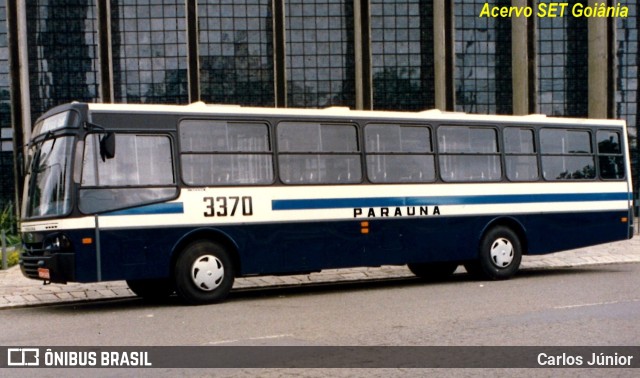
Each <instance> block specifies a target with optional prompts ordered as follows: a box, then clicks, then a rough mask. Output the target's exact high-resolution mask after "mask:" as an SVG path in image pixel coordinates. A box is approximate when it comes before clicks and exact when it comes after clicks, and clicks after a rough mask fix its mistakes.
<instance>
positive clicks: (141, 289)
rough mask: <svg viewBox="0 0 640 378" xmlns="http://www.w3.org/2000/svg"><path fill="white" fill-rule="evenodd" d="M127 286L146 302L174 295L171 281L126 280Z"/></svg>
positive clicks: (162, 279)
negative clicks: (146, 300)
mask: <svg viewBox="0 0 640 378" xmlns="http://www.w3.org/2000/svg"><path fill="white" fill-rule="evenodd" d="M127 286H129V289H131V291H133V293H134V294H135V295H137V296H139V297H142V298H144V299H148V300H154V301H155V300H162V299H165V298H167V297H168V296H170V295H171V294H173V293H174V291H175V289H174V287H173V281H172V280H170V279H164V278H158V279H150V280H127Z"/></svg>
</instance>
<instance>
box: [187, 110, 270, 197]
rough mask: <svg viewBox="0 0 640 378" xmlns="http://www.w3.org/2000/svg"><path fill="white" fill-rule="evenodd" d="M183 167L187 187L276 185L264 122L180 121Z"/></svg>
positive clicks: (267, 129)
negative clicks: (274, 183) (273, 183)
mask: <svg viewBox="0 0 640 378" xmlns="http://www.w3.org/2000/svg"><path fill="white" fill-rule="evenodd" d="M180 162H181V164H180V166H181V173H182V180H184V182H185V183H186V184H188V185H194V186H197V185H203V186H207V185H213V186H224V185H240V184H247V185H266V184H271V183H272V182H273V158H272V155H271V143H270V138H269V128H268V126H267V124H266V123H262V122H231V121H224V120H185V121H182V122H180Z"/></svg>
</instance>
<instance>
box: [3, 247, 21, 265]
mask: <svg viewBox="0 0 640 378" xmlns="http://www.w3.org/2000/svg"><path fill="white" fill-rule="evenodd" d="M0 255H2V253H0ZM19 259H20V252H18V251H12V252H8V253H7V267H12V266H14V265H18V260H19ZM0 269H2V265H0Z"/></svg>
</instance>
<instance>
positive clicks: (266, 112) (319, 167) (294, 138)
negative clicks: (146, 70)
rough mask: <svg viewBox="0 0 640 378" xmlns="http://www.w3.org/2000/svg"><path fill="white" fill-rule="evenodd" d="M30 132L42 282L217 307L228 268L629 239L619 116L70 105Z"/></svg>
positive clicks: (296, 266)
mask: <svg viewBox="0 0 640 378" xmlns="http://www.w3.org/2000/svg"><path fill="white" fill-rule="evenodd" d="M32 134H33V136H32V138H31V140H30V141H29V145H28V151H29V153H28V159H27V167H26V170H27V171H26V172H27V174H26V182H25V192H24V196H23V209H22V222H21V230H22V233H23V240H24V248H23V251H22V255H21V266H22V270H23V272H24V274H25V275H26V276H27V277H30V278H33V279H39V280H44V281H46V282H53V283H66V282H72V281H73V282H96V281H107V280H126V281H127V283H128V284H129V287H130V288H131V289H132V291H133V292H135V293H136V294H138V295H140V296H143V297H162V296H167V295H170V294H171V293H173V292H176V293H177V294H178V295H179V296H180V297H181V298H182V299H184V300H185V301H186V302H187V303H191V304H199V303H213V302H217V301H220V300H222V299H224V298H225V296H226V295H227V294H228V293H229V291H230V290H231V288H232V286H233V282H234V278H236V277H246V276H255V275H281V274H293V273H302V272H314V271H319V270H321V269H329V268H346V267H356V266H381V265H404V264H407V265H408V267H409V268H410V269H411V271H412V272H414V273H415V274H416V275H417V276H419V277H424V278H433V277H436V278H437V277H443V276H446V275H449V274H452V273H453V272H454V270H455V269H456V267H458V266H459V265H464V266H465V267H466V269H467V271H469V272H470V273H473V274H475V275H477V276H479V277H483V278H487V279H506V278H509V277H511V276H513V275H514V273H516V271H517V270H518V268H519V265H520V261H521V258H522V256H523V255H525V254H529V255H539V254H545V253H551V252H557V251H562V250H567V249H572V248H578V247H585V246H589V245H595V244H599V243H607V242H612V241H616V240H624V239H628V238H631V237H632V219H633V214H632V184H631V175H630V173H629V172H630V168H629V167H630V165H629V155H628V148H627V131H626V127H625V123H624V122H623V121H618V120H591V119H568V118H551V117H545V116H539V115H533V116H482V115H468V114H463V113H443V112H439V111H436V110H432V111H424V112H417V113H404V112H380V111H351V110H349V109H346V108H328V109H321V110H300V109H298V110H296V109H270V108H247V107H239V106H215V105H205V104H203V103H195V104H192V105H184V106H167V105H113V104H85V103H72V104H67V105H63V106H59V107H56V108H54V109H52V110H50V111H49V112H47V113H46V114H44V115H43V116H42V117H41V118H40V119H39V120H38V121H37V122H36V124H35V126H34V130H33V133H32Z"/></svg>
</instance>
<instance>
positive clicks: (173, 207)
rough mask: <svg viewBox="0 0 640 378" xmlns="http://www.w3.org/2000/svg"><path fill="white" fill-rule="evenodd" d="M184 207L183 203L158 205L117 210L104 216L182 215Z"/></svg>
mask: <svg viewBox="0 0 640 378" xmlns="http://www.w3.org/2000/svg"><path fill="white" fill-rule="evenodd" d="M182 213H184V205H183V203H182V202H171V203H156V204H153V205H147V206H140V207H134V208H131V209H124V210H117V211H112V212H110V213H106V214H103V215H157V214H182Z"/></svg>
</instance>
